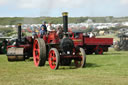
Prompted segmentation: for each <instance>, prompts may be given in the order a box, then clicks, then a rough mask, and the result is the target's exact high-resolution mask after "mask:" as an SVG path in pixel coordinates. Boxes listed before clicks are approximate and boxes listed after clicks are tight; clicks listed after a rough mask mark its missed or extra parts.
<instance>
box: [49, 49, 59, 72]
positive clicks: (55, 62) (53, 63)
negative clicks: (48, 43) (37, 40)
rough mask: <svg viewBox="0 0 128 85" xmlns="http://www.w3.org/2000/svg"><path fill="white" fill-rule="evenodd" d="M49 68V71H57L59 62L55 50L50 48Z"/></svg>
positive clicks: (57, 53)
mask: <svg viewBox="0 0 128 85" xmlns="http://www.w3.org/2000/svg"><path fill="white" fill-rule="evenodd" d="M48 62H49V66H50V68H51V69H54V70H56V69H58V67H59V62H60V55H59V52H58V50H57V49H56V48H51V50H50V51H49V57H48Z"/></svg>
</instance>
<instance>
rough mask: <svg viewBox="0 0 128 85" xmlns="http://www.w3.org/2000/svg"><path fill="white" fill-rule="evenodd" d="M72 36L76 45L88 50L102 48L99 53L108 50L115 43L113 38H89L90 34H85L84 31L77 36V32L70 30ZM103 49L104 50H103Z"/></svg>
mask: <svg viewBox="0 0 128 85" xmlns="http://www.w3.org/2000/svg"><path fill="white" fill-rule="evenodd" d="M70 33H71V35H72V37H71V39H72V40H73V42H74V45H75V47H77V46H80V47H82V48H84V49H85V50H86V52H92V53H93V52H95V51H96V50H97V47H99V46H100V48H98V49H99V50H100V52H99V54H102V53H103V52H107V51H106V50H105V49H108V47H110V46H111V45H113V38H95V37H92V38H89V36H84V35H83V33H78V36H77V37H76V34H75V33H73V32H70ZM101 49H102V52H101Z"/></svg>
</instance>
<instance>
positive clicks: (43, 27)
mask: <svg viewBox="0 0 128 85" xmlns="http://www.w3.org/2000/svg"><path fill="white" fill-rule="evenodd" d="M50 31H57V34H59V33H61V32H62V26H58V27H57V28H54V27H53V26H52V23H51V22H49V23H48V25H47V26H46V22H45V21H43V22H42V25H41V26H40V28H39V32H37V29H36V28H34V29H33V31H32V35H33V36H35V35H38V34H40V37H42V36H43V35H44V34H46V33H48V32H50Z"/></svg>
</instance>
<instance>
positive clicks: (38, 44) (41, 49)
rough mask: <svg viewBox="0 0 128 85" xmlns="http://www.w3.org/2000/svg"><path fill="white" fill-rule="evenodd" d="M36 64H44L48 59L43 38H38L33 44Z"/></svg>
mask: <svg viewBox="0 0 128 85" xmlns="http://www.w3.org/2000/svg"><path fill="white" fill-rule="evenodd" d="M33 59H34V64H35V66H44V65H45V61H46V45H45V42H44V40H43V39H36V40H35V41H34V44H33Z"/></svg>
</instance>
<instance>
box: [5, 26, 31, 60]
mask: <svg viewBox="0 0 128 85" xmlns="http://www.w3.org/2000/svg"><path fill="white" fill-rule="evenodd" d="M32 49H33V39H32V37H29V36H28V37H22V36H21V24H18V37H17V39H16V40H15V42H14V43H13V45H9V46H7V58H8V61H24V60H25V59H28V58H29V57H32V56H33V55H32Z"/></svg>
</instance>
